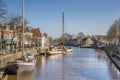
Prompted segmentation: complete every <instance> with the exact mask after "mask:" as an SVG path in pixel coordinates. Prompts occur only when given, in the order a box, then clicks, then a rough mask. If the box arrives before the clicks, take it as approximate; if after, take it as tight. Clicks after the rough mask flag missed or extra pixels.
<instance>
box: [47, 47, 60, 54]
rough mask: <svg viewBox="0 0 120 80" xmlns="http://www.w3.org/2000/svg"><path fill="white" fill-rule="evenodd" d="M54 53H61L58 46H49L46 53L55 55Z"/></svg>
mask: <svg viewBox="0 0 120 80" xmlns="http://www.w3.org/2000/svg"><path fill="white" fill-rule="evenodd" d="M56 54H62V50H61V49H60V48H59V47H53V46H51V47H50V48H49V50H48V51H47V55H56Z"/></svg>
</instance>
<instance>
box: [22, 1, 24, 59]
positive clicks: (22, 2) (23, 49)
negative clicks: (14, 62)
mask: <svg viewBox="0 0 120 80" xmlns="http://www.w3.org/2000/svg"><path fill="white" fill-rule="evenodd" d="M23 54H24V0H22V57H23Z"/></svg>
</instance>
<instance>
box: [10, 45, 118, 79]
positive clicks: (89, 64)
mask: <svg viewBox="0 0 120 80" xmlns="http://www.w3.org/2000/svg"><path fill="white" fill-rule="evenodd" d="M9 80H120V72H119V71H118V70H117V68H116V67H115V66H114V64H112V62H111V61H110V60H109V58H108V57H107V56H106V54H105V52H104V51H102V50H95V49H85V48H76V47H73V53H70V54H67V55H53V56H47V57H45V56H38V57H37V64H36V68H35V70H34V71H33V72H29V73H23V74H21V75H17V76H15V75H9Z"/></svg>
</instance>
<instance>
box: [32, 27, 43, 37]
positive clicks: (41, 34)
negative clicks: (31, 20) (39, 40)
mask: <svg viewBox="0 0 120 80" xmlns="http://www.w3.org/2000/svg"><path fill="white" fill-rule="evenodd" d="M31 32H32V33H33V37H43V33H42V32H41V31H40V30H39V28H36V29H32V30H31Z"/></svg>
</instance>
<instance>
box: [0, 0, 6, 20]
mask: <svg viewBox="0 0 120 80" xmlns="http://www.w3.org/2000/svg"><path fill="white" fill-rule="evenodd" d="M6 13H7V9H6V4H5V2H4V1H3V0H0V19H3V18H6V17H5V15H6Z"/></svg>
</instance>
